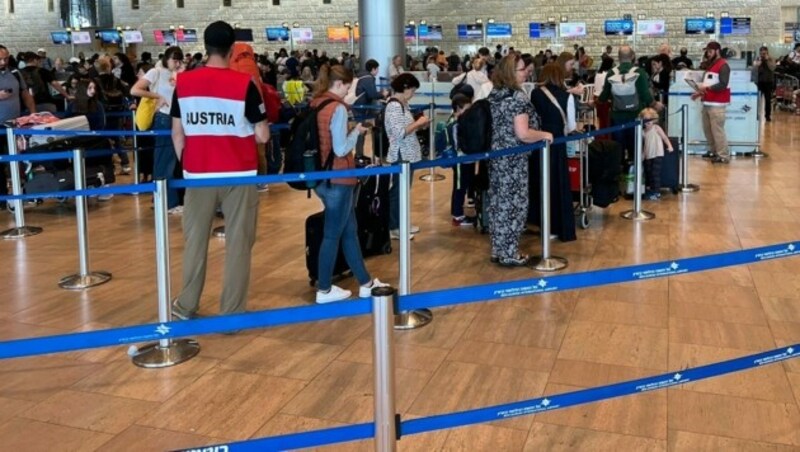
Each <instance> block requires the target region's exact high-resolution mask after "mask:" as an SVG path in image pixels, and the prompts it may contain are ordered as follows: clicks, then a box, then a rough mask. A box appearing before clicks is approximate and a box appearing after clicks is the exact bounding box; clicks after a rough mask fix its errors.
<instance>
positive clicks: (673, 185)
mask: <svg viewBox="0 0 800 452" xmlns="http://www.w3.org/2000/svg"><path fill="white" fill-rule="evenodd" d="M669 141H670V142H671V143H672V149H673V151H672V152H668V151H667V150H666V149H665V150H664V159H663V160H662V161H661V188H668V189H669V190H670V191H671V192H672V193H673V194H676V193H678V183H679V181H678V173H679V172H680V164H681V144H680V138H675V137H669Z"/></svg>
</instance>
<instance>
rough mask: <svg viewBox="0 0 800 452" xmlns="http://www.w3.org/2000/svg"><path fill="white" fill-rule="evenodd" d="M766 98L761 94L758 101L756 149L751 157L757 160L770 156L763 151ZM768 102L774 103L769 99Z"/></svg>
mask: <svg viewBox="0 0 800 452" xmlns="http://www.w3.org/2000/svg"><path fill="white" fill-rule="evenodd" d="M763 99H764V97H763V96H761V95H760V94H759V96H758V101H756V111H757V112H758V117H759V121H758V127H757V128H756V148H755V150H754V151H753V153H752V154H750V156H752V157H753V158H755V159H763V158H767V157H769V154H767V153H766V152H764V151H762V150H761V124H762V120H763V119H764V115H763V114H762V113H761V112H762V110H761V108H762V104H763V103H764V102H763ZM767 102H772V101H771V100H770V99H767Z"/></svg>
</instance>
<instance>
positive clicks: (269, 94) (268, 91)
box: [261, 83, 288, 124]
mask: <svg viewBox="0 0 800 452" xmlns="http://www.w3.org/2000/svg"><path fill="white" fill-rule="evenodd" d="M261 95H262V98H263V100H264V108H266V109H267V119H268V120H269V122H270V123H272V124H276V123H278V122H280V119H281V107H282V106H283V105H282V104H281V95H280V94H278V90H276V89H275V87H274V86H272V85H270V84H268V83H262V84H261ZM287 122H288V120H287Z"/></svg>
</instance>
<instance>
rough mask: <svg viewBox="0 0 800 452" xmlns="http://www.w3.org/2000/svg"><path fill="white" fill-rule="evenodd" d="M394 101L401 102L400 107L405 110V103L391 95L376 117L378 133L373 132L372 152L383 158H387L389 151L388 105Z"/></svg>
mask: <svg viewBox="0 0 800 452" xmlns="http://www.w3.org/2000/svg"><path fill="white" fill-rule="evenodd" d="M392 102H397V103H399V104H400V108H402V109H403V111H404V112H405V107H404V106H403V103H402V102H400V101H399V100H397V99H395V98H394V97H390V98H389V100H387V101H386V104H385V105H384V106H383V108H382V109H381V111H380V112H378V115H377V116H376V117H375V128H376V129H378V130H377V132H378V133H373V134H372V136H373V137H374V138H373V141H372V152H373V153H374V155H376V156H378V157H379V158H381V159H384V158H386V155H387V154H388V153H389V134H388V133H386V107H387V106H388V105H389V104H390V103H392Z"/></svg>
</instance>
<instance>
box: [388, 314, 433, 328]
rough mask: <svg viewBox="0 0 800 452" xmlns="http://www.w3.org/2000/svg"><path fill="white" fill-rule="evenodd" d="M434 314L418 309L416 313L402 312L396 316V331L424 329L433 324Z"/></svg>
mask: <svg viewBox="0 0 800 452" xmlns="http://www.w3.org/2000/svg"><path fill="white" fill-rule="evenodd" d="M431 320H433V312H431V310H430V309H417V310H416V311H408V312H401V313H400V314H397V315H395V316H394V329H396V330H413V329H416V328H422V327H423V326H425V325H427V324H429V323H431Z"/></svg>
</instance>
